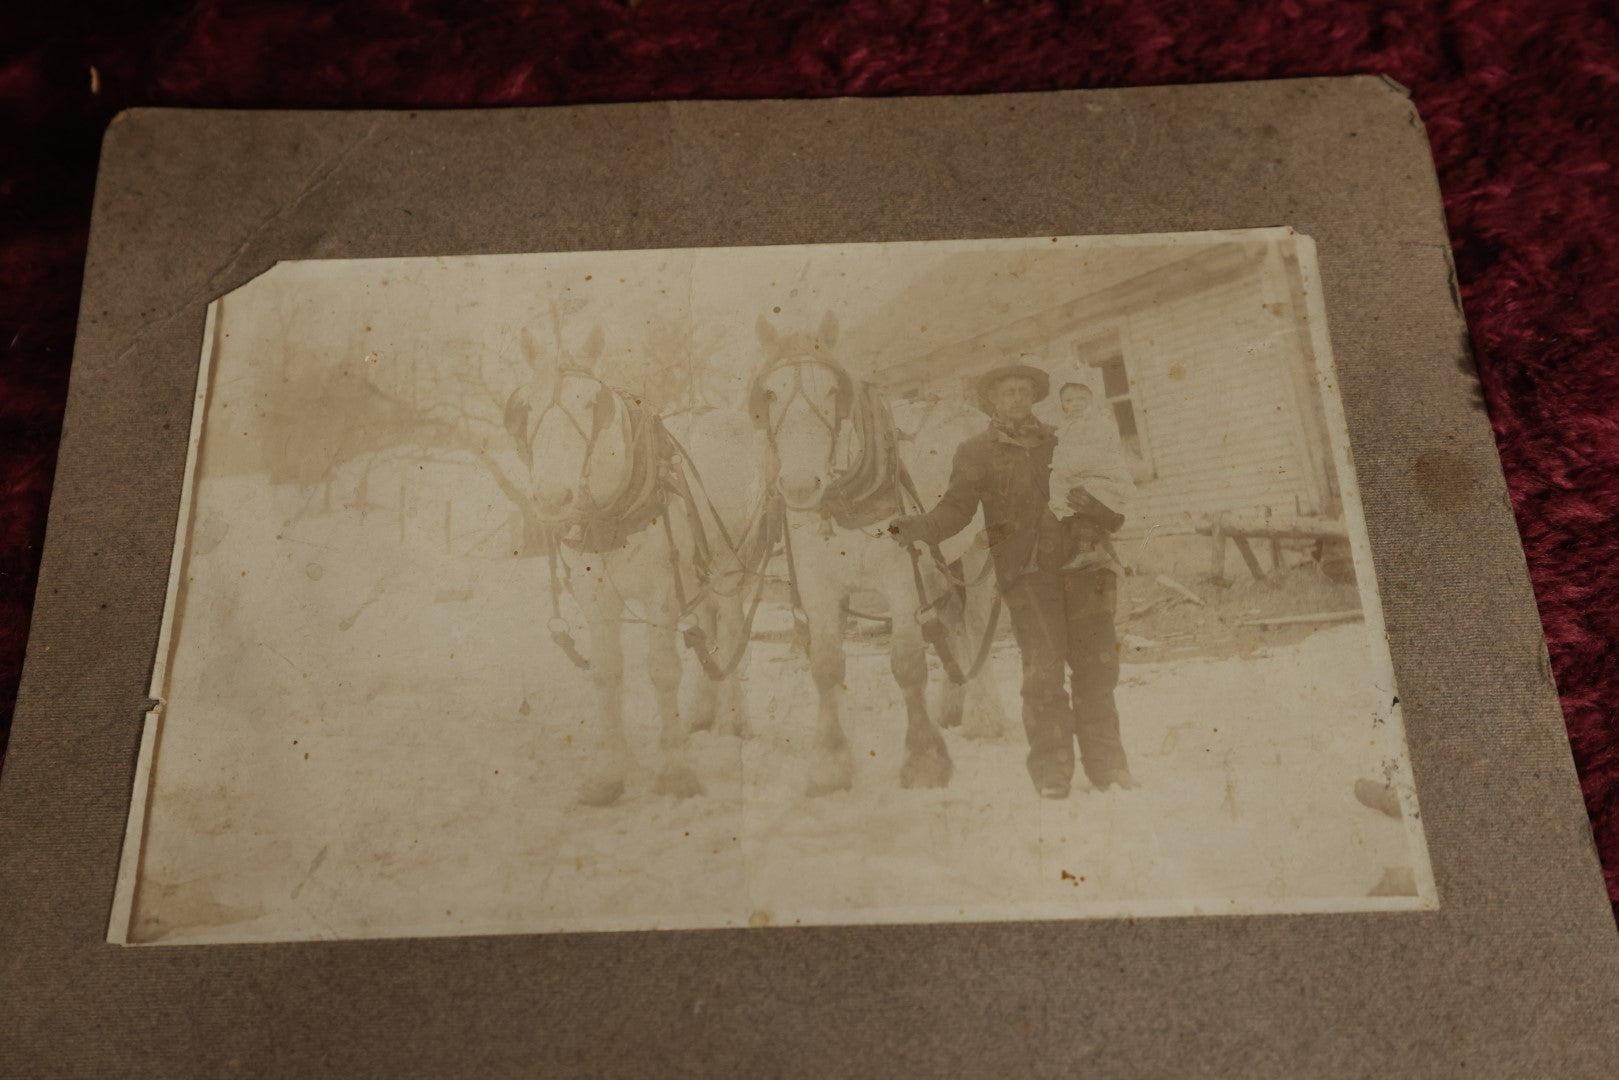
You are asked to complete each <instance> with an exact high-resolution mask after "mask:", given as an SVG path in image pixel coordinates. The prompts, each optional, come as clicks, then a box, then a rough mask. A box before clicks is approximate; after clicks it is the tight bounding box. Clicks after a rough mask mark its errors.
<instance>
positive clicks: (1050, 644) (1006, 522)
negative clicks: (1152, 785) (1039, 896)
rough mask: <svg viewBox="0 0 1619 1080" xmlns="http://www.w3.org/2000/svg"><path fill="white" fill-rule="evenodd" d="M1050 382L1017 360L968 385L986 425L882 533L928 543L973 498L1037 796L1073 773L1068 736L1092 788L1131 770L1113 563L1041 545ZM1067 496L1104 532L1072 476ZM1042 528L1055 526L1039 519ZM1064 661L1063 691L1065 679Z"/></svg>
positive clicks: (1104, 514) (1108, 528) (1101, 516)
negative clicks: (1019, 664) (1121, 706)
mask: <svg viewBox="0 0 1619 1080" xmlns="http://www.w3.org/2000/svg"><path fill="white" fill-rule="evenodd" d="M1050 390H1051V380H1050V377H1049V376H1048V375H1047V374H1046V373H1045V372H1044V371H1042V370H1041V369H1039V368H1037V367H1031V366H1029V365H1027V364H1009V365H1007V366H1004V367H999V368H996V369H995V370H994V371H991V372H989V373H988V374H986V375H984V376H983V378H982V379H980V380H979V383H978V391H979V396H980V398H981V400H982V401H983V404H984V408H985V411H986V412H988V413H989V414H990V417H991V420H990V424H989V428H988V430H986V431H984V432H983V433H981V434H978V435H974V436H973V437H972V438H970V439H967V440H966V441H964V442H963V443H962V444H961V445H960V446H959V447H957V448H956V455H955V459H954V462H953V464H952V468H951V474H950V486H949V489H948V490H947V491H946V492H945V495H944V497H943V498H942V499H940V500H939V504H938V505H937V506H935V507H934V508H933V509H932V510H930V511H928V512H927V513H925V514H916V515H912V516H909V517H900V518H896V519H895V520H894V521H893V522H892V523H891V524H890V525H889V532H890V533H891V534H892V535H893V536H894V538H895V539H897V540H898V541H899V542H900V543H902V544H911V543H924V544H938V543H939V542H941V541H943V540H946V539H948V538H949V537H951V536H954V535H955V534H956V533H958V532H960V531H961V530H962V529H964V528H966V527H967V525H968V524H969V523H971V521H972V520H973V515H974V514H975V512H976V511H977V510H978V508H979V507H980V506H982V507H983V508H984V532H985V536H986V539H987V540H988V541H989V545H990V554H991V557H992V558H993V560H994V564H995V580H996V584H997V585H998V587H999V588H1000V590H1001V595H1002V597H1003V598H1004V600H1005V603H1006V608H1007V611H1008V612H1009V613H1010V614H1011V617H1012V631H1013V633H1014V635H1015V636H1016V638H1017V643H1018V650H1019V651H1020V652H1021V653H1022V656H1023V727H1024V730H1025V731H1026V732H1027V733H1028V737H1029V756H1028V767H1029V776H1030V778H1031V779H1032V780H1033V781H1034V786H1035V789H1036V790H1037V791H1038V792H1039V793H1040V794H1041V795H1042V796H1044V797H1045V798H1051V799H1062V798H1066V797H1067V796H1068V790H1069V785H1070V783H1071V782H1072V779H1073V775H1074V744H1075V742H1076V741H1077V742H1078V744H1079V756H1080V763H1081V765H1082V767H1083V768H1084V770H1085V775H1086V777H1087V778H1088V779H1089V780H1090V782H1091V784H1092V785H1093V786H1095V787H1096V788H1097V789H1098V790H1101V789H1103V788H1106V787H1108V786H1110V785H1112V784H1118V785H1119V786H1121V787H1134V786H1135V781H1134V780H1133V779H1132V778H1131V776H1130V768H1129V763H1128V761H1127V759H1126V757H1125V753H1124V747H1123V745H1122V743H1121V742H1120V741H1119V714H1118V711H1117V709H1116V708H1115V707H1114V702H1113V690H1114V687H1115V686H1116V685H1117V683H1118V678H1119V657H1118V651H1117V642H1116V638H1115V632H1114V626H1113V615H1114V610H1115V605H1116V603H1117V591H1116V590H1117V582H1116V579H1115V578H1114V574H1113V570H1112V568H1111V567H1096V566H1090V567H1089V568H1087V569H1080V570H1070V569H1065V566H1066V564H1067V563H1068V562H1069V561H1070V560H1069V559H1068V558H1067V557H1066V556H1067V555H1068V554H1071V553H1068V552H1053V551H1042V550H1041V547H1042V544H1041V537H1042V525H1043V524H1046V523H1044V521H1043V519H1044V518H1045V517H1046V516H1049V515H1050V514H1051V511H1050V509H1049V508H1048V507H1047V505H1046V503H1047V500H1048V497H1049V491H1048V478H1049V476H1050V473H1051V455H1052V451H1053V450H1054V449H1055V447H1056V445H1057V440H1056V435H1055V432H1054V430H1053V429H1052V428H1051V427H1050V426H1049V425H1047V424H1044V423H1041V422H1040V420H1038V419H1037V418H1036V417H1035V415H1034V411H1033V410H1034V405H1035V403H1036V402H1038V401H1040V400H1042V399H1044V398H1045V397H1046V395H1047V394H1049V393H1050ZM1068 503H1069V506H1070V507H1071V508H1072V509H1073V511H1074V515H1075V517H1076V518H1078V519H1079V520H1080V522H1081V523H1082V525H1081V528H1083V529H1088V530H1090V532H1091V535H1092V536H1094V537H1096V538H1099V539H1105V538H1106V537H1107V535H1108V534H1110V533H1112V532H1114V531H1116V530H1117V529H1118V528H1119V526H1120V525H1122V524H1123V521H1124V519H1123V518H1122V517H1120V516H1119V515H1118V514H1117V513H1115V512H1114V511H1113V510H1112V509H1110V508H1109V507H1108V506H1106V505H1105V504H1104V503H1102V502H1101V501H1100V500H1099V499H1097V498H1096V497H1095V496H1094V495H1092V494H1091V493H1090V492H1088V491H1086V490H1085V489H1084V488H1083V487H1076V488H1074V489H1073V490H1072V491H1071V492H1070V493H1069V497H1068ZM1053 524H1054V523H1053ZM1045 533H1046V535H1047V536H1053V535H1058V533H1057V532H1056V531H1055V530H1052V529H1049V528H1047V529H1046V530H1045ZM1045 546H1046V547H1048V548H1049V547H1050V544H1049V543H1048V544H1046V545H1045ZM1069 670H1071V671H1072V673H1073V680H1072V690H1071V692H1070V691H1069V690H1068V689H1067V688H1065V686H1064V682H1065V675H1066V674H1067V672H1068V671H1069Z"/></svg>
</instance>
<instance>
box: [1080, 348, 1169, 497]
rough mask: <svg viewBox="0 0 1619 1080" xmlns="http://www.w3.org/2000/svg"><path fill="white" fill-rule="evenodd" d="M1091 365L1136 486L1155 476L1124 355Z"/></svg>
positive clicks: (1101, 359)
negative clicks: (1114, 424) (1105, 398)
mask: <svg viewBox="0 0 1619 1080" xmlns="http://www.w3.org/2000/svg"><path fill="white" fill-rule="evenodd" d="M1090 363H1091V365H1092V366H1093V367H1095V368H1097V369H1098V370H1100V371H1101V373H1102V393H1103V394H1105V395H1106V397H1107V403H1108V406H1109V408H1111V409H1112V410H1113V421H1114V423H1116V424H1117V425H1118V426H1119V440H1120V441H1121V442H1122V443H1123V444H1124V454H1125V457H1127V458H1128V459H1129V461H1130V474H1131V475H1132V476H1133V477H1135V481H1136V483H1138V484H1140V483H1144V482H1146V481H1148V480H1151V479H1152V478H1153V477H1155V476H1157V475H1158V472H1157V470H1156V469H1155V468H1154V467H1153V464H1152V453H1151V449H1150V447H1148V445H1147V440H1146V436H1145V433H1144V432H1143V431H1142V430H1141V425H1140V423H1138V422H1137V417H1136V400H1135V397H1134V395H1133V394H1132V393H1131V390H1130V372H1129V370H1128V369H1126V368H1125V366H1124V356H1123V355H1122V354H1121V353H1118V352H1116V351H1115V352H1113V353H1112V355H1109V356H1105V357H1101V358H1097V359H1092V360H1091V361H1090Z"/></svg>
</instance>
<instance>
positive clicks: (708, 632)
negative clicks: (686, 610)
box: [691, 598, 730, 731]
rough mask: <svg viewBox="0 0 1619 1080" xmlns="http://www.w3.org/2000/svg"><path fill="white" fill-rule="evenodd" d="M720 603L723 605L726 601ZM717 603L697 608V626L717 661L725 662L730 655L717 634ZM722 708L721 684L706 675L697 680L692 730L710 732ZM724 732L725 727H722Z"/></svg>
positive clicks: (704, 604)
mask: <svg viewBox="0 0 1619 1080" xmlns="http://www.w3.org/2000/svg"><path fill="white" fill-rule="evenodd" d="M718 603H721V604H723V603H724V599H723V598H721V599H719V601H718ZM715 606H716V601H714V600H708V601H705V602H704V603H702V604H699V605H698V606H697V611H696V619H697V626H698V627H699V628H700V629H701V630H702V632H703V641H704V642H705V644H706V646H707V648H708V649H709V651H710V652H712V653H713V655H714V657H715V659H716V661H723V660H725V659H726V658H727V657H728V656H729V655H730V654H729V653H728V652H727V651H726V650H725V646H724V644H723V643H722V642H721V640H720V637H719V635H718V634H717V633H716V629H717V624H718V621H719V620H718V619H717V618H716V617H715V614H716V613H715ZM719 706H720V684H719V683H716V682H715V681H714V680H713V679H710V678H709V677H708V676H707V674H706V673H705V674H704V675H703V677H702V678H700V679H698V680H697V688H696V690H695V692H694V693H693V694H692V703H691V730H693V731H710V730H712V729H713V727H714V721H715V718H716V715H715V714H716V711H717V710H718V708H719ZM722 730H723V727H722Z"/></svg>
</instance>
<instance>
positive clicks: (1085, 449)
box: [1040, 382, 1135, 572]
mask: <svg viewBox="0 0 1619 1080" xmlns="http://www.w3.org/2000/svg"><path fill="white" fill-rule="evenodd" d="M1057 399H1058V401H1059V402H1060V403H1061V405H1062V423H1061V425H1060V426H1059V427H1058V428H1057V446H1056V449H1055V450H1054V451H1053V452H1052V455H1051V490H1050V496H1051V501H1050V503H1049V505H1050V508H1051V513H1050V514H1049V515H1048V516H1047V517H1046V519H1045V523H1044V525H1043V526H1042V529H1041V534H1042V535H1041V538H1040V556H1041V559H1040V562H1041V565H1042V568H1043V569H1047V570H1067V571H1072V570H1095V569H1101V568H1111V569H1113V570H1114V571H1115V572H1116V571H1117V570H1118V569H1119V564H1118V559H1117V558H1116V557H1115V555H1114V553H1113V544H1112V542H1111V541H1110V539H1109V537H1110V535H1111V534H1112V533H1114V532H1116V531H1118V529H1119V527H1120V526H1121V525H1123V524H1124V510H1125V504H1126V503H1127V501H1128V500H1129V497H1130V495H1131V494H1132V493H1133V492H1134V490H1135V483H1134V482H1133V481H1132V480H1131V478H1130V467H1129V464H1128V463H1127V462H1126V461H1125V457H1124V449H1123V447H1122V446H1121V445H1120V443H1119V436H1118V429H1117V428H1116V427H1115V426H1114V424H1113V423H1112V417H1110V416H1107V415H1106V414H1105V413H1103V412H1102V411H1101V410H1098V409H1097V408H1096V407H1095V394H1094V392H1093V391H1092V390H1091V388H1090V387H1089V386H1087V385H1085V384H1084V383H1077V382H1071V383H1067V384H1066V385H1064V386H1063V388H1062V390H1061V391H1059V393H1058V395H1057Z"/></svg>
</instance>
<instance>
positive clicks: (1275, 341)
mask: <svg viewBox="0 0 1619 1080" xmlns="http://www.w3.org/2000/svg"><path fill="white" fill-rule="evenodd" d="M1256 270H1258V268H1256ZM1276 280H1277V276H1276V275H1274V274H1270V273H1260V272H1255V273H1247V274H1242V275H1236V276H1233V277H1231V278H1228V279H1227V280H1225V281H1223V282H1220V283H1218V284H1216V285H1213V286H1211V287H1210V288H1207V289H1204V290H1201V291H1199V292H1197V293H1195V294H1192V295H1190V296H1184V297H1180V298H1177V299H1175V300H1173V301H1171V302H1167V303H1160V304H1151V305H1144V306H1142V307H1140V308H1138V309H1136V310H1134V311H1132V312H1130V313H1128V314H1127V315H1126V316H1125V317H1124V319H1123V325H1122V330H1121V345H1122V349H1123V353H1124V360H1125V365H1126V368H1127V369H1128V371H1129V373H1130V378H1131V394H1132V397H1133V398H1134V401H1135V410H1136V421H1137V424H1138V426H1139V427H1140V428H1141V429H1142V430H1143V435H1144V445H1145V447H1146V449H1147V452H1148V454H1149V456H1150V459H1151V462H1152V464H1153V466H1154V470H1155V477H1154V478H1153V479H1152V480H1150V481H1147V482H1145V483H1142V484H1141V485H1140V486H1139V487H1138V490H1137V496H1136V499H1135V500H1134V502H1133V504H1132V508H1131V509H1132V513H1131V527H1132V531H1133V530H1135V529H1164V528H1177V527H1191V526H1193V525H1195V524H1197V523H1198V522H1199V521H1201V520H1202V519H1203V518H1205V517H1207V516H1209V515H1212V514H1214V513H1217V512H1220V511H1228V512H1229V511H1260V512H1263V511H1264V510H1266V509H1270V510H1274V511H1277V512H1283V511H1285V512H1287V513H1293V512H1295V511H1297V512H1301V513H1306V514H1310V513H1318V512H1321V510H1322V509H1323V507H1322V505H1321V498H1320V493H1319V492H1318V491H1317V487H1318V485H1317V484H1316V483H1315V481H1314V479H1313V478H1312V473H1311V464H1310V460H1309V457H1308V455H1307V454H1306V453H1305V450H1304V447H1303V446H1301V445H1300V443H1301V437H1300V425H1299V422H1298V418H1297V417H1296V416H1294V410H1295V409H1296V408H1297V405H1296V403H1295V400H1294V396H1293V391H1292V385H1291V383H1290V381H1289V380H1290V374H1289V372H1290V368H1289V365H1291V364H1297V363H1299V362H1301V358H1300V357H1298V356H1296V355H1294V354H1295V352H1296V348H1297V347H1296V340H1295V335H1292V334H1290V333H1289V332H1288V331H1289V326H1290V323H1291V320H1292V318H1293V317H1294V312H1292V311H1291V310H1290V308H1291V301H1290V297H1288V296H1287V295H1285V293H1282V292H1281V290H1279V289H1276V288H1275V287H1274V286H1273V285H1272V284H1271V283H1272V282H1274V281H1276Z"/></svg>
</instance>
